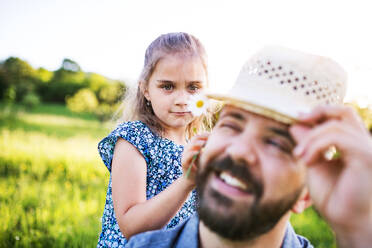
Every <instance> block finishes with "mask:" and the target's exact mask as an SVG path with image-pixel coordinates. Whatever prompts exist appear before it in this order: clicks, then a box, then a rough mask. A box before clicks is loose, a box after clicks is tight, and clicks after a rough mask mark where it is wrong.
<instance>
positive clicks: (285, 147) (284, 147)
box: [265, 138, 291, 153]
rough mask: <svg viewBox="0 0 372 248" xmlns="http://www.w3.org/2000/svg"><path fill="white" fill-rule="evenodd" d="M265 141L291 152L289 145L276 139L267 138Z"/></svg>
mask: <svg viewBox="0 0 372 248" xmlns="http://www.w3.org/2000/svg"><path fill="white" fill-rule="evenodd" d="M265 143H266V144H268V145H271V146H273V147H275V148H277V149H279V150H281V151H283V152H285V153H291V148H289V147H288V146H287V145H284V144H282V142H279V141H276V140H275V139H270V138H267V139H265Z"/></svg>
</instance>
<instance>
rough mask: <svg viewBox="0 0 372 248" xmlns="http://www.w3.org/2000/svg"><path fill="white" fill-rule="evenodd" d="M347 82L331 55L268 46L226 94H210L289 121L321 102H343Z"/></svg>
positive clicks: (239, 105) (259, 112) (278, 119)
mask: <svg viewBox="0 0 372 248" xmlns="http://www.w3.org/2000/svg"><path fill="white" fill-rule="evenodd" d="M346 81H347V75H346V72H345V71H344V69H343V68H342V67H341V66H340V65H339V64H337V63H336V62H334V61H333V60H331V59H329V58H326V57H321V56H317V55H311V54H306V53H303V52H299V51H295V50H291V49H287V48H282V47H266V48H264V49H262V50H261V51H259V52H258V53H257V54H256V55H254V56H253V57H252V58H251V59H250V60H249V61H248V62H247V63H246V64H245V65H244V66H243V68H242V69H241V71H240V73H239V76H238V78H237V80H236V82H235V84H234V86H233V87H232V89H231V90H230V91H229V92H228V93H227V94H208V97H210V98H212V99H216V100H222V101H224V102H225V103H227V104H230V105H235V106H238V107H240V108H243V109H246V110H248V111H252V112H255V113H257V114H261V115H264V116H267V117H269V118H272V119H275V120H277V121H280V122H284V123H288V124H290V123H292V122H293V121H295V120H296V118H297V117H298V115H299V113H300V112H302V113H308V112H310V111H311V110H312V109H313V108H314V107H316V106H318V105H322V104H342V102H343V98H344V96H345V92H346Z"/></svg>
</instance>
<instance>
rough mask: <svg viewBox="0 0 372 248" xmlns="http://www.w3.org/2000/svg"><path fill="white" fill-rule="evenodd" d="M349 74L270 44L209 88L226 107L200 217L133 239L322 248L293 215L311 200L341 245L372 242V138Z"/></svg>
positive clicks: (205, 174)
mask: <svg viewBox="0 0 372 248" xmlns="http://www.w3.org/2000/svg"><path fill="white" fill-rule="evenodd" d="M345 81H346V75H345V73H344V71H343V69H342V68H341V67H340V66H339V65H338V64H336V63H335V62H333V61H331V60H329V59H326V58H323V57H319V56H314V55H309V54H303V53H300V52H297V51H292V50H288V49H284V48H276V47H274V48H265V49H263V50H262V51H260V52H259V53H258V54H257V55H256V56H254V57H253V58H252V59H251V60H249V61H248V62H247V64H246V65H245V66H244V67H243V69H242V71H241V73H240V75H239V77H238V79H237V82H236V84H235V85H234V87H233V88H232V90H231V91H230V92H229V94H227V95H209V97H210V98H213V99H218V100H222V101H224V102H225V106H224V108H223V109H222V111H221V113H220V117H219V120H218V122H217V123H216V126H215V127H214V129H213V131H212V133H211V134H210V136H209V138H208V141H207V143H206V145H205V147H204V149H203V150H202V152H201V154H200V158H199V162H198V168H199V169H198V175H197V190H198V194H199V207H198V215H195V216H194V217H192V218H190V219H189V220H187V221H185V222H184V223H182V224H180V225H179V226H178V227H176V228H175V229H172V230H167V231H165V230H160V231H153V232H148V233H144V234H139V235H137V236H134V237H133V238H132V239H131V240H130V242H129V243H128V247H203V248H209V247H213V248H214V247H283V248H288V247H312V246H311V245H310V243H309V242H308V241H307V240H306V239H305V238H303V237H301V236H298V235H296V234H295V233H294V231H293V229H292V227H291V226H290V224H289V223H288V220H289V217H290V213H291V212H295V213H300V212H302V211H303V210H304V209H306V208H307V207H308V206H309V205H310V204H311V200H312V202H313V204H314V205H315V207H316V208H317V209H318V210H319V212H320V213H321V214H322V216H323V217H324V218H325V219H326V220H327V221H328V223H329V224H330V225H331V227H332V228H333V230H334V231H335V233H336V238H337V242H338V244H339V247H370V246H371V243H372V152H371V151H372V139H371V137H370V135H369V134H368V131H367V130H366V128H365V127H364V126H363V123H362V122H361V120H360V119H359V118H358V117H357V115H356V114H355V112H354V111H352V110H351V109H350V108H347V107H344V106H342V105H341V102H342V98H343V97H344V94H345ZM310 198H311V200H310Z"/></svg>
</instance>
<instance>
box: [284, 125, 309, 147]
mask: <svg viewBox="0 0 372 248" xmlns="http://www.w3.org/2000/svg"><path fill="white" fill-rule="evenodd" d="M310 131H311V128H310V127H309V126H305V125H301V124H294V125H292V126H290V128H289V133H290V134H291V136H292V137H293V139H294V140H295V142H296V143H299V142H300V140H301V139H302V138H303V137H305V136H306V135H307V134H308V133H309V132H310Z"/></svg>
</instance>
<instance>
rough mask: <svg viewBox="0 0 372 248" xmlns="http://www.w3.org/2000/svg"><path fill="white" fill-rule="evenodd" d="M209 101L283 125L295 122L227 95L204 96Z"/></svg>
mask: <svg viewBox="0 0 372 248" xmlns="http://www.w3.org/2000/svg"><path fill="white" fill-rule="evenodd" d="M206 96H207V97H208V98H210V99H214V100H219V101H222V102H224V103H225V104H227V105H232V106H235V107H238V108H241V109H244V110H247V111H250V112H253V113H255V114H258V115H262V116H265V117H267V118H270V119H273V120H276V121H278V122H282V123H285V124H292V123H294V122H296V121H297V120H296V119H294V118H293V117H290V116H287V115H284V114H282V113H279V112H277V111H275V110H272V109H269V108H266V107H263V106H260V105H257V104H254V103H251V102H248V101H245V100H242V99H238V98H234V97H231V96H229V95H224V94H207V95H206Z"/></svg>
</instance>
